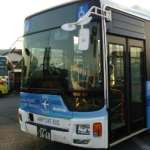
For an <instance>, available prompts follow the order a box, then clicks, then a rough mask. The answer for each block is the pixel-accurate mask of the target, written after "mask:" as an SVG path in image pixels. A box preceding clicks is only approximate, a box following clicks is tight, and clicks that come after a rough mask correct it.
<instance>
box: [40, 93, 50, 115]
mask: <svg viewBox="0 0 150 150" xmlns="http://www.w3.org/2000/svg"><path fill="white" fill-rule="evenodd" d="M40 108H41V111H42V113H43V114H48V113H49V112H50V108H51V101H50V98H49V97H48V96H47V95H44V96H42V98H41V101H40Z"/></svg>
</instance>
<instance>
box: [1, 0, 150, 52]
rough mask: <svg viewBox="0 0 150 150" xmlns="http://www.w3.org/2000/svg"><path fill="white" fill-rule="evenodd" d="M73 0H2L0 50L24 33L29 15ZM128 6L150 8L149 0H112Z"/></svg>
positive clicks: (8, 46) (7, 46)
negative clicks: (25, 21) (25, 22)
mask: <svg viewBox="0 0 150 150" xmlns="http://www.w3.org/2000/svg"><path fill="white" fill-rule="evenodd" d="M68 1H72V0H0V23H1V24H0V50H3V49H9V48H10V47H11V46H12V45H13V43H14V42H15V41H16V40H17V39H18V37H20V36H22V35H23V28H24V20H25V18H26V17H27V16H29V15H31V14H33V13H36V12H39V11H42V10H44V9H47V8H50V7H52V6H55V5H58V4H61V3H64V2H68ZM112 1H114V2H117V3H119V4H122V5H125V6H127V7H132V6H134V5H139V6H140V7H143V8H145V9H148V10H150V7H149V6H150V1H149V0H112Z"/></svg>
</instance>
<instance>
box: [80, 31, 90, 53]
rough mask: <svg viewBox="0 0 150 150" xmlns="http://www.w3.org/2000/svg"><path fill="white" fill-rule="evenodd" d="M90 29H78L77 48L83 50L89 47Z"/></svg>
mask: <svg viewBox="0 0 150 150" xmlns="http://www.w3.org/2000/svg"><path fill="white" fill-rule="evenodd" d="M89 41H90V30H89V29H86V28H83V29H80V30H79V43H78V50H81V51H85V50H87V49H88V48H89Z"/></svg>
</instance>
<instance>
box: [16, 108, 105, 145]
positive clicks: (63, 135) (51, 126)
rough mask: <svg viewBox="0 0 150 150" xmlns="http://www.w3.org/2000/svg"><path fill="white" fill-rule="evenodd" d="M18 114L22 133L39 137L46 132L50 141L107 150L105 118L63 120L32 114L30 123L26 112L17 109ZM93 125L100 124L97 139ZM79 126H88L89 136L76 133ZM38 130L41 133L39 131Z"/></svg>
mask: <svg viewBox="0 0 150 150" xmlns="http://www.w3.org/2000/svg"><path fill="white" fill-rule="evenodd" d="M18 114H19V115H18V117H19V122H20V126H21V130H22V131H24V132H28V133H30V134H32V135H35V136H38V137H39V133H41V132H42V131H43V133H44V132H45V131H46V130H47V131H49V133H50V134H49V133H48V134H49V135H50V137H48V134H47V135H46V139H48V140H50V141H56V142H60V143H64V144H69V145H72V146H78V147H84V148H108V126H107V124H108V122H107V119H105V117H100V118H91V119H63V118H52V117H44V116H40V115H37V114H33V118H34V119H33V120H32V121H31V120H30V116H29V113H28V112H26V111H24V110H22V109H19V113H18ZM95 123H100V124H101V125H102V133H101V136H99V137H98V136H97V137H95V136H94V133H93V125H94V124H95ZM79 125H89V126H90V128H89V130H90V132H89V134H86V135H85V134H79V133H77V126H79ZM39 129H40V130H41V131H39ZM43 133H42V134H43ZM42 134H41V135H42ZM42 138H45V137H42Z"/></svg>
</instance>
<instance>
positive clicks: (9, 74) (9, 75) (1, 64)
mask: <svg viewBox="0 0 150 150" xmlns="http://www.w3.org/2000/svg"><path fill="white" fill-rule="evenodd" d="M13 72H14V66H13V64H12V62H11V61H10V60H9V58H8V57H7V56H0V78H1V77H2V78H3V79H4V81H5V83H6V84H7V85H8V91H10V90H12V89H13V88H14V73H13Z"/></svg>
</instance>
